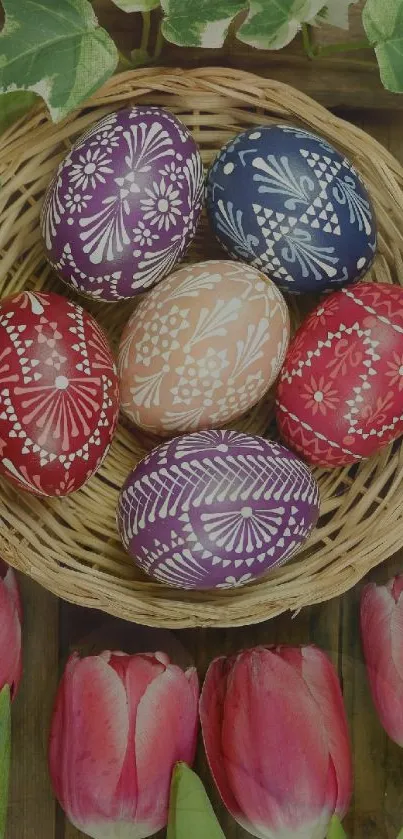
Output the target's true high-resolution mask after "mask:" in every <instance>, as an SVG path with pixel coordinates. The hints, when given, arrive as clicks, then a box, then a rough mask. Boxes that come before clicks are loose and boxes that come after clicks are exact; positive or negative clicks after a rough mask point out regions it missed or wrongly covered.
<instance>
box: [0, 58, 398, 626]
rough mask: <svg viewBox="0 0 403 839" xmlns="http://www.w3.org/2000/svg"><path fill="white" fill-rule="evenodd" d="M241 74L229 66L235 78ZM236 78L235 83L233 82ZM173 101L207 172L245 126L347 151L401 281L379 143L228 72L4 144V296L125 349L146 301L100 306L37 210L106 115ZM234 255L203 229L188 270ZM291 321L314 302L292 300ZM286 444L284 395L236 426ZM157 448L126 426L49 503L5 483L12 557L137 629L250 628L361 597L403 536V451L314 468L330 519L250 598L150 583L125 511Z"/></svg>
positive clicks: (382, 248) (17, 134)
mask: <svg viewBox="0 0 403 839" xmlns="http://www.w3.org/2000/svg"><path fill="white" fill-rule="evenodd" d="M227 73H229V71H227ZM235 82H236V83H235ZM128 102H132V103H134V102H142V103H146V104H153V105H161V106H163V107H166V108H168V109H170V110H171V111H172V112H173V113H175V114H176V115H177V116H178V117H179V118H180V119H182V120H183V122H184V123H185V124H186V125H187V126H188V127H189V128H190V129H191V131H192V132H193V133H194V136H195V139H196V140H197V142H198V143H199V146H200V148H201V152H202V157H203V161H204V163H205V164H206V165H208V164H209V163H210V161H211V160H212V159H213V157H214V156H215V154H216V152H217V151H218V149H219V148H220V147H221V146H222V145H223V143H224V142H226V141H227V140H228V139H229V138H230V137H232V136H234V135H235V134H237V133H238V132H239V131H241V130H243V129H245V128H247V127H250V126H256V125H261V124H264V123H267V122H270V121H277V122H278V121H286V122H289V123H292V124H300V125H304V126H305V127H308V128H309V129H311V130H314V131H317V132H319V133H321V134H322V135H323V136H325V137H326V138H327V139H328V140H330V141H332V142H334V144H335V145H336V146H338V147H339V148H340V149H341V150H342V151H344V152H345V153H347V155H348V156H349V157H350V159H352V160H353V162H354V163H355V165H356V166H357V168H358V169H359V171H360V172H361V174H362V176H363V178H364V180H365V181H366V184H367V187H368V189H369V191H370V193H371V195H372V198H373V201H374V204H375V208H376V212H377V218H378V225H379V253H378V256H377V258H376V261H375V263H374V265H373V267H372V269H371V271H370V272H369V274H367V276H366V278H365V279H371V280H373V281H378V282H379V281H382V282H396V283H398V282H399V278H400V282H402V278H403V272H402V271H401V267H402V258H403V237H402V233H401V232H400V229H399V225H400V227H401V228H402V229H403V225H401V220H402V218H403V193H402V184H403V172H402V170H401V169H400V166H399V164H398V163H397V162H396V161H395V160H394V159H393V158H392V157H391V156H390V155H389V153H388V152H387V151H386V150H385V149H382V147H381V146H379V145H378V144H377V143H376V141H374V140H372V139H371V138H369V137H367V135H365V134H363V132H361V131H360V130H359V129H357V128H355V127H353V126H349V124H348V123H343V122H342V121H341V120H339V119H337V118H336V117H334V116H332V115H331V114H329V113H328V112H327V111H325V109H323V108H322V107H321V106H319V105H317V104H316V103H314V102H312V100H310V99H308V98H307V97H304V96H302V94H299V93H297V92H296V91H292V89H291V88H287V87H285V86H284V85H280V84H279V83H274V82H270V81H269V80H263V79H257V77H252V76H249V75H248V74H240V73H237V74H236V79H234V76H233V75H232V76H227V75H226V74H225V72H224V71H223V70H214V68H210V69H208V70H201V71H192V72H190V73H187V74H186V75H185V74H181V73H179V72H178V73H173V72H172V71H165V72H164V71H163V70H158V71H157V70H155V71H151V72H150V71H149V73H148V75H146V74H145V73H144V72H134V73H129V74H124V76H120V77H116V78H115V79H113V80H112V81H111V82H109V83H108V85H106V87H105V88H103V90H102V91H100V92H99V93H98V94H97V95H96V96H95V97H94V98H93V99H92V100H91V102H90V103H89V104H88V106H87V107H85V108H83V109H82V110H81V111H79V112H76V113H75V114H74V115H73V116H71V117H70V118H69V119H68V120H66V121H64V122H63V123H61V124H59V125H57V126H54V125H52V124H51V123H50V121H49V118H48V116H47V115H46V113H45V110H44V109H43V108H41V109H38V110H37V111H35V112H34V113H33V115H32V116H31V118H30V119H29V121H28V123H27V121H26V120H25V121H24V123H19V124H17V126H16V127H14V128H12V129H9V131H8V132H7V133H6V134H5V135H4V136H3V137H2V138H0V178H1V182H2V190H1V192H0V255H1V263H0V296H2V297H3V296H5V295H8V294H11V293H15V292H16V291H19V290H21V289H22V288H28V289H34V288H35V289H45V290H50V289H52V290H54V291H57V292H59V293H61V294H64V295H66V296H69V297H70V298H71V299H76V300H77V301H78V302H80V303H81V304H83V305H84V306H85V307H86V308H87V309H89V310H90V311H92V313H93V314H95V315H96V317H97V319H98V320H99V322H100V323H101V325H102V326H103V327H104V329H105V331H106V332H107V334H108V336H109V339H110V341H111V344H112V346H113V348H114V349H115V350H116V346H117V344H118V341H119V337H120V334H121V331H122V328H123V326H124V324H125V322H126V321H127V319H128V317H129V315H130V313H131V312H132V310H133V308H134V306H135V305H136V303H134V302H133V301H129V302H123V303H113V304H102V303H96V302H93V301H87V300H84V301H83V298H82V297H81V298H80V297H76V296H75V295H74V294H73V293H72V292H71V291H70V290H68V289H67V288H66V286H64V285H63V284H62V283H61V282H60V281H59V280H58V279H57V277H56V276H55V274H54V273H53V271H52V269H51V268H50V266H49V265H48V263H47V261H46V258H45V256H44V250H43V246H42V241H41V236H40V231H39V212H40V208H41V202H42V198H43V194H44V191H45V189H46V186H47V184H48V183H49V180H50V178H51V176H52V174H53V172H54V170H55V168H56V166H57V165H58V163H59V162H60V161H61V160H62V159H63V157H64V156H65V154H66V153H67V151H68V149H69V148H70V146H71V144H72V143H73V142H74V140H75V139H76V138H77V137H78V136H80V134H82V133H83V131H84V130H85V129H86V128H87V127H88V126H89V125H90V124H92V123H93V122H95V121H97V120H98V119H100V118H101V117H102V116H104V115H105V114H106V113H108V112H110V111H112V110H114V109H116V108H118V107H121V106H123V105H124V104H127V103H128ZM206 258H209V259H213V258H224V259H225V258H227V257H226V254H225V253H224V252H223V251H222V249H221V248H220V246H219V245H218V243H217V242H215V240H214V237H213V236H212V234H211V233H210V231H209V229H208V225H207V221H206V218H205V217H204V216H203V218H202V222H201V225H200V228H199V231H198V234H197V236H196V240H195V242H194V243H193V245H192V247H191V249H190V251H189V252H188V254H187V256H186V261H188V262H196V261H199V260H201V259H206ZM288 302H289V305H290V309H291V314H292V321H293V325H294V327H295V325H296V324H297V323H298V322H299V321H300V319H301V318H302V317H303V316H304V315H305V314H306V313H307V312H308V311H309V310H310V309H311V308H312V307H313V306H314V305H315V303H316V299H315V298H314V297H313V296H312V297H309V298H307V297H304V298H298V299H296V298H289V300H288ZM231 427H236V428H238V429H240V430H243V431H249V432H251V433H258V434H265V435H266V436H269V437H272V438H273V437H275V436H276V429H275V425H274V421H273V394H272V393H270V394H269V395H268V396H267V398H265V400H264V401H263V402H262V403H260V404H259V405H258V406H256V408H255V409H254V410H253V411H251V412H250V413H249V414H248V415H247V416H245V417H244V418H242V419H241V420H240V421H238V422H237V423H235V424H234V425H233V426H231ZM157 442H158V441H157V440H156V439H155V438H154V439H151V438H150V437H147V436H146V435H145V434H143V433H142V432H141V431H139V430H136V429H134V428H130V427H128V426H127V424H125V422H124V421H123V420H121V422H120V424H119V427H118V431H117V434H116V437H115V439H114V442H113V444H112V447H111V450H110V452H109V454H108V456H107V458H106V460H105V462H104V464H103V465H102V467H101V469H100V471H99V472H98V473H97V475H95V476H94V477H93V478H92V479H91V480H90V482H89V483H88V484H87V485H86V486H85V487H84V488H83V489H81V490H80V491H79V492H77V493H75V494H74V495H71V496H68V497H66V498H64V499H47V500H43V499H39V498H35V497H34V496H30V495H28V494H26V493H23V492H18V491H17V490H16V489H14V488H13V487H12V486H11V485H10V484H9V483H8V482H7V481H5V480H4V479H0V512H1V519H2V526H1V532H0V553H1V554H2V555H3V556H4V558H5V559H6V560H8V561H9V562H10V563H11V564H12V565H14V566H15V567H17V568H19V569H21V570H22V571H24V572H25V573H28V574H30V575H31V576H32V577H33V578H34V579H36V580H37V581H39V582H40V583H41V584H42V585H44V586H46V587H47V588H49V589H50V590H52V591H54V592H55V593H56V594H58V595H60V596H62V597H64V598H66V599H68V600H70V601H73V602H77V603H80V604H81V605H87V606H93V607H97V608H100V609H103V610H105V611H107V612H110V613H112V614H116V615H119V616H120V617H123V618H126V619H128V620H132V621H136V622H139V623H145V624H149V625H159V626H167V627H175V626H176V627H179V626H196V625H216V626H226V625H240V624H246V623H251V622H256V621H259V620H264V619H266V618H268V617H271V616H274V615H275V614H278V613H280V612H283V611H285V610H286V609H292V610H294V609H299V608H301V607H302V606H304V605H308V604H310V603H314V602H319V601H321V600H325V599H328V598H330V597H332V596H334V595H336V594H338V593H341V592H342V591H344V590H346V589H347V588H349V587H350V586H351V585H353V584H354V583H355V582H357V580H358V579H360V578H361V577H362V576H363V575H364V574H365V573H366V572H367V571H368V570H369V568H370V567H372V566H373V565H375V564H377V563H378V562H381V561H382V560H383V559H385V558H386V557H387V556H389V555H390V554H392V553H393V552H394V550H395V549H396V548H397V547H399V546H400V545H401V543H402V541H403V512H402V504H401V499H402V481H401V479H402V468H401V467H402V462H403V454H402V451H401V447H400V445H399V443H395V444H394V445H392V446H389V447H388V448H386V449H384V450H383V451H381V452H380V453H379V454H378V455H377V456H376V457H374V458H372V459H371V460H369V461H366V462H362V463H361V464H359V465H357V464H355V465H354V466H352V467H347V468H344V469H336V470H332V471H326V470H319V469H316V470H315V476H316V478H317V479H318V481H319V485H320V493H321V516H320V520H319V524H318V527H317V529H316V530H315V532H314V533H313V534H312V536H311V538H310V540H309V542H308V543H307V545H306V546H305V548H304V549H303V551H302V552H300V553H299V554H298V555H297V556H296V557H295V558H294V559H293V560H292V561H290V562H289V563H288V564H286V565H285V566H283V567H281V568H278V569H277V570H274V571H272V572H271V573H269V574H268V575H266V576H265V577H264V578H263V579H261V580H259V581H256V582H254V583H251V584H249V585H248V586H246V587H244V588H242V589H234V590H226V591H223V590H221V591H218V590H214V591H210V592H184V591H183V592H182V591H179V590H176V589H170V588H168V587H166V586H164V585H162V584H160V583H154V582H152V581H151V580H149V579H148V578H146V577H145V576H144V575H143V574H142V572H140V571H139V570H138V569H137V568H136V567H135V566H134V564H133V562H132V560H131V559H130V557H128V556H127V555H126V553H125V551H124V549H123V547H122V545H121V543H120V540H119V537H118V534H117V530H116V522H115V510H116V504H117V497H118V493H119V490H120V487H121V485H122V483H123V482H124V480H125V479H126V477H127V474H128V473H129V471H130V470H131V469H132V468H133V467H134V466H135V465H136V463H137V462H138V461H139V459H140V458H141V457H142V456H143V455H144V454H145V453H146V451H148V450H149V449H150V448H151V447H152V446H153V445H155V444H156V443H157Z"/></svg>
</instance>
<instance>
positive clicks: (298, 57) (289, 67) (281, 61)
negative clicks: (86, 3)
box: [93, 0, 403, 110]
mask: <svg viewBox="0 0 403 839" xmlns="http://www.w3.org/2000/svg"><path fill="white" fill-rule="evenodd" d="M363 2H364V0H360V3H359V5H358V6H357V7H355V6H354V7H352V8H351V9H350V19H351V26H350V29H349V31H348V32H345V31H344V30H340V29H336V28H335V27H330V26H324V27H321V28H320V29H319V28H318V29H316V30H315V31H314V33H313V40H314V42H315V43H317V44H320V45H323V46H325V45H328V44H333V43H340V42H343V43H344V42H347V43H348V42H349V41H351V42H353V41H356V40H357V39H359V38H362V37H363V29H362V24H361V8H362V4H363ZM93 5H94V8H95V10H96V13H97V15H98V18H99V21H100V23H101V25H102V26H104V27H105V28H106V29H107V30H108V32H109V33H110V34H111V35H112V37H113V38H114V40H115V41H116V43H117V44H118V47H119V49H121V50H122V51H123V52H126V53H127V54H129V53H130V52H131V50H133V49H134V48H136V47H138V46H139V43H140V37H141V16H140V15H138V14H127V13H126V12H122V11H121V10H119V9H117V8H116V6H114V4H113V2H112V0H95V2H94V4H93ZM152 20H153V30H152V31H153V33H154V36H155V32H156V29H157V26H158V20H159V12H153V17H152ZM158 63H159V64H160V65H168V66H170V67H172V66H176V67H200V66H224V67H233V68H235V69H243V70H250V71H251V72H254V73H259V74H260V75H261V76H265V77H270V78H273V79H277V80H278V81H281V82H285V83H286V84H290V85H294V86H296V87H300V89H301V90H303V91H304V92H305V93H307V94H309V95H310V96H312V97H313V98H314V99H317V100H318V101H320V102H321V103H322V104H324V105H326V106H327V107H330V108H336V107H337V108H338V107H347V108H349V109H351V108H352V109H355V108H356V107H357V105H359V107H361V108H372V109H377V110H378V109H380V110H383V109H388V108H393V109H394V110H403V96H397V95H396V94H393V93H389V92H388V91H386V90H385V89H384V87H383V86H382V83H381V81H380V78H379V70H378V65H377V62H376V59H375V55H374V52H373V50H371V49H369V50H360V51H358V52H354V51H350V52H349V51H348V50H347V51H346V52H343V53H341V54H338V55H336V56H331V57H323V58H318V59H313V60H312V59H309V58H308V57H307V55H306V54H305V52H304V50H303V47H302V41H301V38H300V37H299V36H298V37H297V38H296V39H295V40H294V41H293V42H292V43H291V44H289V46H287V47H285V48H284V49H282V50H278V51H276V50H257V49H254V48H253V47H249V46H247V44H242V43H241V41H238V39H237V38H236V37H235V34H234V33H233V32H232V33H231V34H230V35H229V36H228V38H227V40H226V42H225V44H224V46H223V47H222V48H221V49H194V48H188V47H177V46H175V45H174V44H169V43H167V42H165V43H164V46H163V49H162V53H161V55H160V57H159V60H158Z"/></svg>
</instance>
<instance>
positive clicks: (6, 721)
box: [0, 685, 11, 839]
mask: <svg viewBox="0 0 403 839" xmlns="http://www.w3.org/2000/svg"><path fill="white" fill-rule="evenodd" d="M10 754H11V700H10V688H9V686H8V685H5V687H4V688H3V689H2V691H0V839H4V836H5V832H6V821H7V807H8V782H9V774H10Z"/></svg>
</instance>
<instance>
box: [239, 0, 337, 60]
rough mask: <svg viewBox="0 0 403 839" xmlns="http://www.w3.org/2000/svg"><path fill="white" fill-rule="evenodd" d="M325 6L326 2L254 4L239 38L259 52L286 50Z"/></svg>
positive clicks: (256, 0) (258, 0)
mask: <svg viewBox="0 0 403 839" xmlns="http://www.w3.org/2000/svg"><path fill="white" fill-rule="evenodd" d="M323 6H324V2H323V0H250V12H249V15H248V17H247V18H246V21H245V23H244V24H243V25H242V26H241V28H240V30H239V32H238V38H239V40H240V41H243V42H244V43H245V44H250V45H251V46H252V47H257V48H258V49H266V50H267V49H270V50H279V49H282V47H285V45H286V44H289V43H290V41H292V40H293V38H295V36H296V34H297V32H298V31H299V30H300V28H301V24H302V23H307V22H309V21H311V20H312V19H313V18H314V17H315V15H317V13H318V12H319V11H320V9H321V8H323Z"/></svg>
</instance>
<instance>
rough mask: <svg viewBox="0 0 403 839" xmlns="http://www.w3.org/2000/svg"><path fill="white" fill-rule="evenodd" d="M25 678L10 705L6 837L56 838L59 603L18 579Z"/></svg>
mask: <svg viewBox="0 0 403 839" xmlns="http://www.w3.org/2000/svg"><path fill="white" fill-rule="evenodd" d="M21 590H22V597H23V604H24V629H23V644H24V676H23V681H22V684H21V688H20V693H19V695H18V696H17V698H16V700H15V703H14V705H13V709H12V772H11V788H10V798H9V815H8V828H7V839H39V837H40V839H55V825H56V817H55V814H56V807H55V801H54V798H53V796H52V792H51V788H50V784H49V778H48V772H47V764H46V749H47V736H48V734H47V733H48V730H49V720H50V714H51V709H52V705H53V697H54V693H55V689H56V684H57V680H58V661H59V647H58V621H59V603H58V601H57V599H56V598H55V597H53V595H51V594H49V593H48V592H47V591H45V589H43V588H40V586H38V585H37V584H36V583H34V582H32V580H30V579H28V578H25V577H24V578H21Z"/></svg>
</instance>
